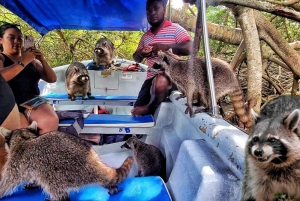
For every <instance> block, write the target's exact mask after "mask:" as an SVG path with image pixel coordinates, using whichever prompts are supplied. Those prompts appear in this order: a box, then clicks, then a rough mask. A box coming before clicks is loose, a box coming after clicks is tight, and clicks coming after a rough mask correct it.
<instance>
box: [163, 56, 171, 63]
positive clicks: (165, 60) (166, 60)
mask: <svg viewBox="0 0 300 201" xmlns="http://www.w3.org/2000/svg"><path fill="white" fill-rule="evenodd" d="M163 61H164V62H166V64H168V65H170V62H169V59H168V58H167V57H166V56H164V58H163Z"/></svg>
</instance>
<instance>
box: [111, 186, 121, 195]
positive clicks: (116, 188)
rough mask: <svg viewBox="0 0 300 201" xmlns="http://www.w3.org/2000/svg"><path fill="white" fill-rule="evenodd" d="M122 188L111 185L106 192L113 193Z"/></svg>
mask: <svg viewBox="0 0 300 201" xmlns="http://www.w3.org/2000/svg"><path fill="white" fill-rule="evenodd" d="M122 190H123V189H122V188H118V186H111V187H109V189H108V194H109V195H114V194H117V193H119V192H121V191H122Z"/></svg>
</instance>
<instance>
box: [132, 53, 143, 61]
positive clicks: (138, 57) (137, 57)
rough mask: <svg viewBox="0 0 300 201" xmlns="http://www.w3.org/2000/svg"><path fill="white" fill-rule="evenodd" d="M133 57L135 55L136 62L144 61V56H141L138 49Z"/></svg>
mask: <svg viewBox="0 0 300 201" xmlns="http://www.w3.org/2000/svg"><path fill="white" fill-rule="evenodd" d="M132 57H133V60H134V61H135V62H137V63H141V62H142V61H143V59H144V58H143V57H142V56H140V54H139V52H138V51H136V52H135V53H133V55H132Z"/></svg>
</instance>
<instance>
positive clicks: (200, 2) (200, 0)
mask: <svg viewBox="0 0 300 201" xmlns="http://www.w3.org/2000/svg"><path fill="white" fill-rule="evenodd" d="M196 5H197V8H198V15H199V14H200V12H201V15H202V17H201V18H202V36H203V42H204V54H205V60H206V68H207V76H208V82H209V91H210V96H211V104H212V114H213V115H214V116H218V115H219V107H218V105H217V100H216V94H215V85H214V78H213V72H212V65H211V59H210V57H211V56H210V47H209V39H208V30H207V22H206V1H205V0H197V4H196ZM199 11H200V12H199Z"/></svg>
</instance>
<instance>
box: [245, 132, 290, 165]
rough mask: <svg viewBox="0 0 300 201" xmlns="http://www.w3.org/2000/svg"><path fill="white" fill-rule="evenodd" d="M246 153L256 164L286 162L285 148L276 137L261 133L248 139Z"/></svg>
mask: <svg viewBox="0 0 300 201" xmlns="http://www.w3.org/2000/svg"><path fill="white" fill-rule="evenodd" d="M248 149H249V150H248V152H249V153H250V154H251V155H252V157H254V158H255V159H256V160H257V161H258V162H262V163H269V162H272V163H276V164H279V163H283V162H285V160H286V154H287V148H286V147H285V145H284V143H283V142H282V141H281V140H280V139H279V138H277V136H274V135H270V134H267V133H262V134H260V135H254V136H253V137H250V140H249V146H248Z"/></svg>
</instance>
